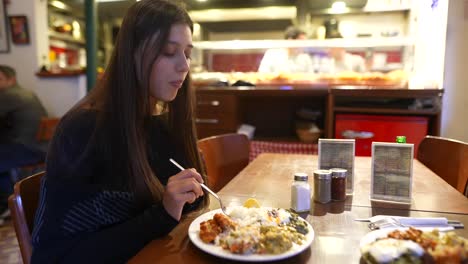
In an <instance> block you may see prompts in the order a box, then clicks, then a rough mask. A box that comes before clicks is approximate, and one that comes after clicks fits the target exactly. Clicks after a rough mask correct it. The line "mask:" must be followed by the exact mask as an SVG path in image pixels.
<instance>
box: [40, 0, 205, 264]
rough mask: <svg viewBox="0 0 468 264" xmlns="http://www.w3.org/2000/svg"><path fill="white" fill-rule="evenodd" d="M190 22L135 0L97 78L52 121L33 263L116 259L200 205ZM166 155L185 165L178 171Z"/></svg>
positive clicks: (163, 1)
mask: <svg viewBox="0 0 468 264" xmlns="http://www.w3.org/2000/svg"><path fill="white" fill-rule="evenodd" d="M191 34H192V21H191V20H190V18H189V16H188V14H187V12H186V11H185V10H184V9H183V8H182V7H180V6H178V5H176V4H174V3H172V2H171V1H170V0H142V1H140V2H136V3H135V4H134V5H133V6H132V7H131V8H130V9H129V11H128V13H127V15H126V16H125V18H124V21H123V23H122V27H121V29H120V32H119V37H118V40H117V42H116V46H115V50H114V53H113V56H112V59H111V61H110V63H109V66H108V68H107V70H106V72H105V74H104V76H103V79H102V80H101V82H100V83H99V84H98V86H97V87H96V88H95V89H93V91H92V92H91V93H90V94H89V95H88V96H87V97H85V98H84V99H83V100H82V101H81V102H79V103H78V104H77V105H76V106H75V107H74V108H73V109H71V110H70V111H69V112H68V113H67V114H66V115H65V116H64V117H63V118H62V120H61V123H60V125H59V127H58V128H57V130H56V134H55V136H54V139H53V141H52V143H51V146H50V149H49V152H48V157H47V175H46V177H45V180H44V181H43V183H42V188H41V195H40V203H39V208H38V210H37V212H36V220H35V227H34V231H33V234H32V240H33V247H34V249H33V255H32V263H57V262H60V263H62V262H63V263H122V262H125V261H127V260H128V259H129V258H131V257H132V256H134V255H135V254H136V253H137V252H138V251H139V250H140V249H141V248H143V247H144V246H145V244H147V243H148V242H149V241H151V240H152V239H154V238H157V237H159V236H163V235H165V234H167V233H168V232H169V231H171V230H172V229H173V228H174V227H175V226H176V225H177V223H178V221H179V220H180V219H181V216H182V214H183V213H185V212H187V211H191V210H194V209H198V208H202V207H203V206H206V205H207V195H203V191H202V189H201V188H200V183H202V182H204V180H205V179H204V177H203V176H201V175H200V173H199V172H200V171H201V162H200V157H199V155H198V151H197V148H196V136H195V132H194V123H193V117H192V101H191V100H192V97H193V91H192V90H191V89H190V85H189V82H190V78H189V74H188V72H189V65H190V53H191V50H192V36H191ZM169 158H174V159H175V160H176V161H178V162H179V163H181V164H182V165H183V166H185V167H186V168H192V169H187V170H184V171H182V172H180V171H179V170H178V169H177V167H175V166H174V165H173V164H172V163H170V162H169Z"/></svg>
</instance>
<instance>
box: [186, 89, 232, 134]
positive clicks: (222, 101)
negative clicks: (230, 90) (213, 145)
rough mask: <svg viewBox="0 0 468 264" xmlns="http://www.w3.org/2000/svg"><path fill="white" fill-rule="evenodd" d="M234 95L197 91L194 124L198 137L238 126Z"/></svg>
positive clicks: (220, 132)
mask: <svg viewBox="0 0 468 264" xmlns="http://www.w3.org/2000/svg"><path fill="white" fill-rule="evenodd" d="M237 102H238V99H237V97H236V96H235V95H226V94H216V93H209V92H208V93H206V92H198V93H197V101H196V105H197V107H196V119H195V122H196V125H197V134H198V138H205V137H209V136H213V135H219V134H224V133H231V132H235V131H236V130H237V127H238V126H239V118H238V103H237Z"/></svg>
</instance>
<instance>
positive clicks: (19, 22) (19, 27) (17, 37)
mask: <svg viewBox="0 0 468 264" xmlns="http://www.w3.org/2000/svg"><path fill="white" fill-rule="evenodd" d="M9 19H10V31H11V40H12V42H13V43H15V44H29V28H28V18H27V17H26V16H10V17H9Z"/></svg>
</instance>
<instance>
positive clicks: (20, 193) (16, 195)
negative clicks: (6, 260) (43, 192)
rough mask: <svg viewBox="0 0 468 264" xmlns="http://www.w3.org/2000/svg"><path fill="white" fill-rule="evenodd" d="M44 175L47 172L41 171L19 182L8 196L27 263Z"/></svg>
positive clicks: (27, 263) (21, 248) (22, 254)
mask: <svg viewBox="0 0 468 264" xmlns="http://www.w3.org/2000/svg"><path fill="white" fill-rule="evenodd" d="M44 175H45V172H39V173H37V174H34V175H32V176H29V177H27V178H24V179H22V180H21V181H19V182H17V183H16V184H15V188H14V192H13V194H12V195H10V197H9V198H8V206H9V208H10V211H11V217H12V220H13V225H14V227H15V232H16V238H17V239H18V244H19V247H20V251H21V256H22V258H23V262H24V263H25V264H29V262H30V258H31V254H32V244H31V232H32V230H33V226H34V215H35V213H36V209H37V206H38V201H39V191H40V190H39V189H40V185H41V178H42V177H43V176H44Z"/></svg>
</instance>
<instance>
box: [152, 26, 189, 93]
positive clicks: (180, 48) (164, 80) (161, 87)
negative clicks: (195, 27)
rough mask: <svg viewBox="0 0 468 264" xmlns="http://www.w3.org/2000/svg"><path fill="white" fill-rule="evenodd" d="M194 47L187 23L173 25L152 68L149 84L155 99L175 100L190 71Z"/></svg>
mask: <svg viewBox="0 0 468 264" xmlns="http://www.w3.org/2000/svg"><path fill="white" fill-rule="evenodd" d="M192 48H193V45H192V32H191V31H190V28H189V27H188V26H187V25H186V24H175V25H173V26H172V27H171V31H170V34H169V39H168V42H167V43H166V44H165V46H164V47H163V51H162V53H161V55H160V56H159V57H158V58H157V59H156V61H155V62H154V64H153V66H152V68H151V76H150V80H149V85H150V96H151V97H153V99H156V100H158V101H163V102H170V101H172V100H174V98H175V97H176V95H177V91H178V90H179V88H180V87H181V86H182V83H183V82H184V80H185V77H187V74H188V72H189V69H190V54H191V52H192Z"/></svg>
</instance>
